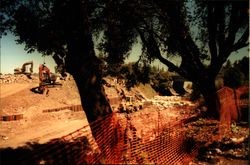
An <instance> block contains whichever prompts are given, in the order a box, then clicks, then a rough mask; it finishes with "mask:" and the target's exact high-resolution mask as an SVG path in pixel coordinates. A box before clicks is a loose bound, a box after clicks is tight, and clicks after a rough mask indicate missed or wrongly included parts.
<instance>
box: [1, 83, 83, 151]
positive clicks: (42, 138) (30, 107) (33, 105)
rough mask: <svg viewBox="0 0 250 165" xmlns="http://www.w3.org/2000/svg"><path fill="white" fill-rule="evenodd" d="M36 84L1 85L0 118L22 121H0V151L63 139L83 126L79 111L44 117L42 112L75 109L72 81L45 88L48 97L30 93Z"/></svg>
mask: <svg viewBox="0 0 250 165" xmlns="http://www.w3.org/2000/svg"><path fill="white" fill-rule="evenodd" d="M37 86H38V82H37V81H36V80H34V82H28V83H27V82H21V83H9V84H1V90H0V96H1V101H0V107H1V110H0V116H7V115H18V114H23V119H21V120H14V121H0V148H6V147H12V148H16V147H18V146H22V145H24V144H25V143H27V142H38V143H44V142H46V141H49V140H51V139H53V138H58V137H61V136H63V135H67V134H69V133H71V132H73V131H75V130H77V129H79V128H81V127H83V126H84V125H86V124H87V120H86V118H85V114H84V112H83V111H78V112H72V111H71V110H69V109H65V110H62V111H59V112H51V113H44V112H43V110H46V109H53V108H59V107H65V106H69V105H79V104H80V97H79V94H78V91H77V88H76V86H75V84H74V81H73V80H68V81H62V86H56V87H54V88H49V90H50V92H49V96H45V95H41V94H37V93H34V92H32V91H31V89H32V88H36V87H37Z"/></svg>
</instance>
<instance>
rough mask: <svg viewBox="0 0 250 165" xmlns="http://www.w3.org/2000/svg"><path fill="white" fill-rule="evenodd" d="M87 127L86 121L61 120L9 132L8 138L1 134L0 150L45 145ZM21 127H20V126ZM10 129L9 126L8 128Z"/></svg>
mask: <svg viewBox="0 0 250 165" xmlns="http://www.w3.org/2000/svg"><path fill="white" fill-rule="evenodd" d="M1 125H2V126H3V125H6V123H1ZM85 125H87V121H86V120H71V121H69V120H65V121H63V120H61V121H59V120H58V121H55V122H49V121H47V122H41V123H40V124H37V125H35V126H32V127H29V128H19V129H18V130H15V131H14V130H11V131H10V132H11V133H8V136H5V135H4V134H2V135H1V136H2V137H1V139H0V148H6V147H11V148H17V147H19V146H24V145H25V143H28V142H29V143H33V142H35V143H40V144H41V143H46V142H48V141H50V140H52V139H55V138H60V137H62V136H64V135H67V134H69V133H71V132H74V131H75V130H77V129H80V128H82V127H83V126H85ZM20 127H21V126H20ZM9 129H11V126H9Z"/></svg>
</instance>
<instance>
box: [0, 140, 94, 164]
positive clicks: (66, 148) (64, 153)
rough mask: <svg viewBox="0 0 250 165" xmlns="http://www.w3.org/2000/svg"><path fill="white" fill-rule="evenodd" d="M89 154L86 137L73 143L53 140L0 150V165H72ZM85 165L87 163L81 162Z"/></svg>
mask: <svg viewBox="0 0 250 165" xmlns="http://www.w3.org/2000/svg"><path fill="white" fill-rule="evenodd" d="M88 152H91V148H90V145H89V142H88V140H87V138H86V137H80V138H77V139H75V140H74V142H65V141H62V140H61V139H54V140H51V141H50V142H48V143H45V144H38V143H27V144H26V145H25V146H23V147H18V148H15V149H13V148H2V149H0V164H1V165H45V164H46V165H74V164H78V163H79V161H80V160H79V158H81V162H82V161H83V160H84V158H85V157H86V156H87V154H88ZM82 163H83V164H86V163H87V162H82Z"/></svg>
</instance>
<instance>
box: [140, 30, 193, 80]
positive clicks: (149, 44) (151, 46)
mask: <svg viewBox="0 0 250 165" xmlns="http://www.w3.org/2000/svg"><path fill="white" fill-rule="evenodd" d="M137 31H138V33H139V35H140V38H141V40H142V42H143V43H144V44H145V45H146V48H147V51H148V53H149V54H150V56H152V57H156V58H157V59H158V60H160V61H161V62H162V63H163V64H165V65H166V66H167V67H168V68H169V69H171V70H173V71H176V72H177V73H178V74H180V75H181V76H183V77H186V78H190V77H189V76H188V74H187V73H186V72H185V71H184V70H183V69H181V68H179V67H177V66H175V65H174V64H173V63H172V62H170V61H169V60H167V59H165V58H164V57H163V56H162V55H161V53H160V50H159V47H158V46H157V43H156V41H155V39H154V38H153V34H152V33H151V34H149V35H150V36H149V39H148V40H147V39H146V38H145V36H144V34H143V32H142V31H141V30H140V29H138V28H137Z"/></svg>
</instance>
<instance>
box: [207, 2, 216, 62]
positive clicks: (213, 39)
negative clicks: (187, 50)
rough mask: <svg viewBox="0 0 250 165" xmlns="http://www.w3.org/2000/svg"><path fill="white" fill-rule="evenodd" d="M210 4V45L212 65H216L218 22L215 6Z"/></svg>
mask: <svg viewBox="0 0 250 165" xmlns="http://www.w3.org/2000/svg"><path fill="white" fill-rule="evenodd" d="M211 5H212V4H210V3H209V4H208V46H209V50H210V54H211V63H210V65H211V66H214V65H215V63H216V59H217V55H218V54H217V46H216V22H215V14H214V11H213V10H214V7H213V6H211Z"/></svg>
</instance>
